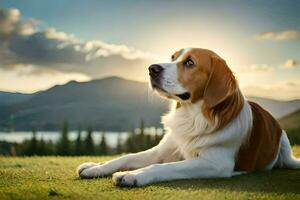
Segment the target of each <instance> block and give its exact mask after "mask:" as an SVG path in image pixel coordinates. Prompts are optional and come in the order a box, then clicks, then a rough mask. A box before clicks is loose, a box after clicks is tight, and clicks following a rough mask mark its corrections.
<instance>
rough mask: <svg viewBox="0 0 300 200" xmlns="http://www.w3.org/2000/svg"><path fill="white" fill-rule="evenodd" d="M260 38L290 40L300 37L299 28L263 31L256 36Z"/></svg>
mask: <svg viewBox="0 0 300 200" xmlns="http://www.w3.org/2000/svg"><path fill="white" fill-rule="evenodd" d="M255 37H256V38H257V39H260V40H289V39H295V38H298V37H300V31H298V30H284V31H268V32H261V33H258V34H257V35H256V36H255Z"/></svg>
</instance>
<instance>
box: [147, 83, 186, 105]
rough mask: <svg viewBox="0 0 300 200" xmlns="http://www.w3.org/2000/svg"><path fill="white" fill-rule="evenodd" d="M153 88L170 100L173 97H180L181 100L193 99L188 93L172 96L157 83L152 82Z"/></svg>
mask: <svg viewBox="0 0 300 200" xmlns="http://www.w3.org/2000/svg"><path fill="white" fill-rule="evenodd" d="M151 86H152V88H153V89H154V90H156V91H158V92H159V93H160V94H162V95H163V96H166V97H168V98H172V96H173V97H174V96H176V97H179V98H180V99H181V100H184V101H186V100H188V99H189V98H190V97H191V94H190V93H188V92H185V93H182V94H175V95H174V94H170V93H169V92H168V91H166V90H165V89H163V88H162V87H161V86H160V85H159V84H158V83H157V82H156V81H154V80H151Z"/></svg>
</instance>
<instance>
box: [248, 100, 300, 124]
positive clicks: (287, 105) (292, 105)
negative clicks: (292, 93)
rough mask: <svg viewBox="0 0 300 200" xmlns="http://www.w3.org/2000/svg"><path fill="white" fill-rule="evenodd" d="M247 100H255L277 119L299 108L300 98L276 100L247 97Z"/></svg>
mask: <svg viewBox="0 0 300 200" xmlns="http://www.w3.org/2000/svg"><path fill="white" fill-rule="evenodd" d="M248 100H251V101H254V102H257V103H258V104H260V105H261V106H262V107H263V108H265V109H266V110H268V111H269V112H270V113H271V114H272V115H273V116H274V117H275V118H277V119H279V118H282V117H284V116H286V115H288V114H290V113H292V112H294V111H296V110H298V109H299V108H300V100H292V101H278V100H274V99H268V98H261V97H248Z"/></svg>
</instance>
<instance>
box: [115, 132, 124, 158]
mask: <svg viewBox="0 0 300 200" xmlns="http://www.w3.org/2000/svg"><path fill="white" fill-rule="evenodd" d="M122 149H123V148H122V139H121V134H120V133H119V134H118V140H117V148H116V153H117V154H120V153H122Z"/></svg>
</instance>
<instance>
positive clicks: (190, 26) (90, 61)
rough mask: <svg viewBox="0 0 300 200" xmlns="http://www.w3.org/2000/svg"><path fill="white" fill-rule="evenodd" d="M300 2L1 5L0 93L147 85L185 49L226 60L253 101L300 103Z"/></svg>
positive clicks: (67, 0)
mask: <svg viewBox="0 0 300 200" xmlns="http://www.w3.org/2000/svg"><path fill="white" fill-rule="evenodd" d="M299 10H300V2H299V1H288V0H285V1H256V0H253V1H241V0H228V1H209V0H207V1H200V0H197V1H192V0H187V1H177V0H174V1H168V0H157V1H155V0H149V1H143V0H109V1H108V0H107V1H106V0H103V1H98V0H89V1H82V0H59V1H53V0H43V1H40V0H22V1H20V0H1V1H0V90H1V91H11V92H24V93H32V92H36V91H39V90H45V89H47V88H49V87H52V86H53V85H56V84H64V83H66V82H68V81H70V80H77V81H88V80H92V79H98V78H103V77H107V76H112V75H114V76H121V77H124V78H127V79H134V80H138V81H148V73H147V67H148V66H149V65H150V64H151V63H155V62H168V61H169V60H170V56H171V54H172V53H173V52H174V51H176V50H179V49H181V48H186V47H200V48H207V49H211V50H213V51H215V52H216V53H217V54H219V55H220V56H221V57H223V58H224V59H225V60H226V62H227V64H228V65H229V67H230V68H231V69H232V71H234V73H235V75H236V77H237V79H238V80H239V83H240V86H241V88H242V91H243V92H244V93H245V94H246V95H252V96H261V97H269V98H274V99H280V100H290V99H299V98H300V64H299V62H300V12H299Z"/></svg>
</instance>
